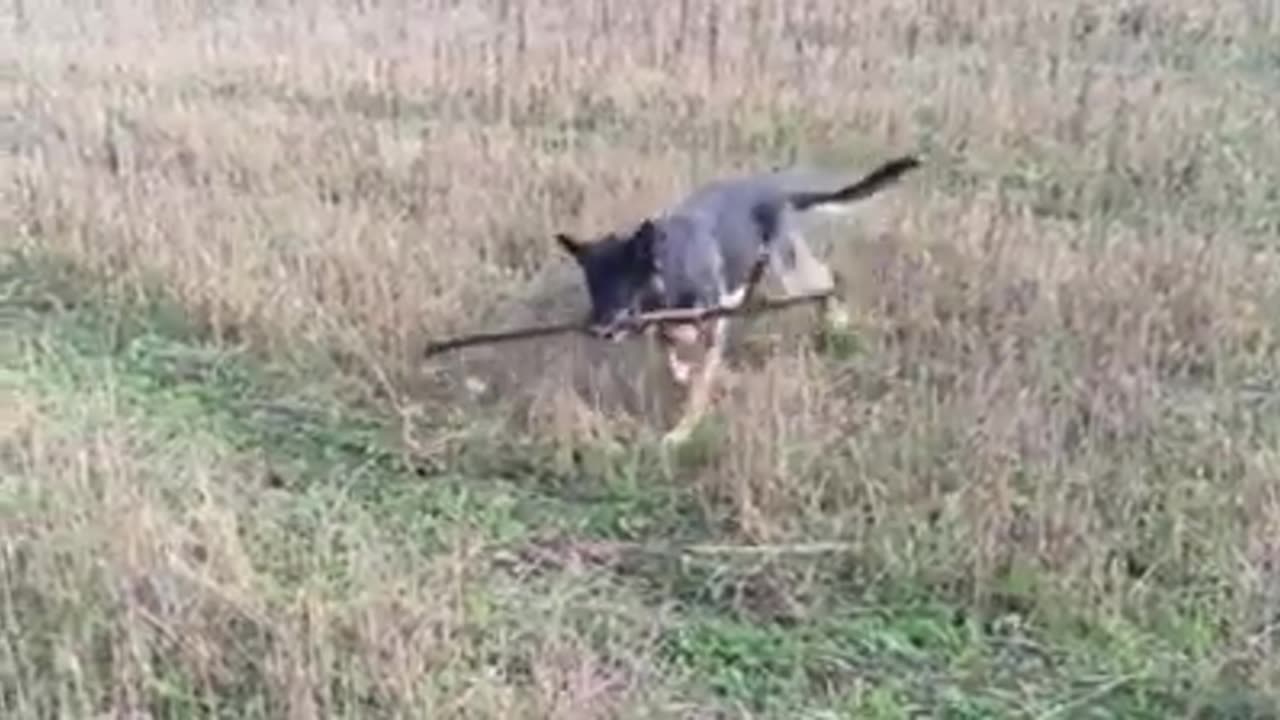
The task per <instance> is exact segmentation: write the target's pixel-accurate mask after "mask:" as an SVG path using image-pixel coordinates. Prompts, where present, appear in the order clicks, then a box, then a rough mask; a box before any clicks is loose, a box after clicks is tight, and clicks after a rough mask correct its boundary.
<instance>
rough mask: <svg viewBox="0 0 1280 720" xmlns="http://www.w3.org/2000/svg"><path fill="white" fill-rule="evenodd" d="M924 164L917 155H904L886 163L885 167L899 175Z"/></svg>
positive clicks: (886, 169)
mask: <svg viewBox="0 0 1280 720" xmlns="http://www.w3.org/2000/svg"><path fill="white" fill-rule="evenodd" d="M922 164H923V163H922V161H921V160H920V158H918V157H916V156H915V155H903V156H901V157H898V158H894V159H893V160H890V161H889V162H887V163H885V165H884V169H885V171H886V172H889V173H891V174H894V175H897V174H900V173H904V172H906V171H908V170H912V169H915V168H918V167H920V165H922Z"/></svg>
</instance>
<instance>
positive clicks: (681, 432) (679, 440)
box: [662, 423, 693, 447]
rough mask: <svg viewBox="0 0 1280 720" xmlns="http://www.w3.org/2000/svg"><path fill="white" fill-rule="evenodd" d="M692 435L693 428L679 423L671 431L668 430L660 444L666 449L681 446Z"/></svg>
mask: <svg viewBox="0 0 1280 720" xmlns="http://www.w3.org/2000/svg"><path fill="white" fill-rule="evenodd" d="M692 434H693V428H692V427H691V426H689V425H686V424H685V423H680V424H679V425H677V426H675V427H674V428H672V429H671V430H668V431H667V434H665V435H663V436H662V444H663V445H664V446H666V447H674V446H676V445H683V444H684V443H685V442H686V441H687V440H688V439H689V436H690V435H692Z"/></svg>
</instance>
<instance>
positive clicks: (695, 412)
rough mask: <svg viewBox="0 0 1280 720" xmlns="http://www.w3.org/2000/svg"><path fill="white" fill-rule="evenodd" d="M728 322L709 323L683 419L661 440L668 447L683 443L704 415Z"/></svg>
mask: <svg viewBox="0 0 1280 720" xmlns="http://www.w3.org/2000/svg"><path fill="white" fill-rule="evenodd" d="M727 326H728V321H727V320H725V319H724V318H716V319H714V320H712V321H711V330H710V333H709V336H710V337H709V339H708V340H707V345H706V349H705V352H704V353H703V358H702V363H701V366H700V367H699V368H698V374H697V375H696V376H695V377H693V378H692V380H691V381H690V383H689V397H688V400H687V401H686V405H685V411H684V416H683V417H681V419H680V422H679V423H678V424H677V425H676V426H675V427H674V428H672V430H671V431H670V432H668V433H667V434H666V436H665V437H664V438H663V440H664V441H666V442H668V443H680V442H684V440H686V439H687V438H688V437H689V435H690V434H691V433H692V432H693V429H694V428H695V427H697V425H698V421H700V420H701V419H702V416H703V415H705V414H706V412H707V408H708V407H709V406H710V404H711V391H712V389H713V387H714V382H715V375H716V373H717V372H718V371H719V370H720V364H721V363H722V362H723V360H724V343H725V336H726V329H727Z"/></svg>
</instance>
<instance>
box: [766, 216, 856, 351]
mask: <svg viewBox="0 0 1280 720" xmlns="http://www.w3.org/2000/svg"><path fill="white" fill-rule="evenodd" d="M780 249H781V250H782V252H778V253H775V254H773V256H772V258H771V264H772V266H773V272H774V274H775V275H777V277H778V280H779V281H780V282H781V283H782V290H783V292H784V293H786V294H787V295H802V294H805V293H820V292H830V293H831V297H829V298H826V299H824V300H823V301H822V302H821V304H820V305H821V314H822V323H823V325H825V326H826V327H827V328H828V329H832V330H843V329H845V328H846V327H848V325H849V311H848V308H846V307H845V305H844V301H843V300H842V299H841V297H840V279H839V277H838V276H837V275H836V273H835V272H834V271H832V269H831V267H830V266H828V265H827V264H826V263H824V262H822V261H821V260H819V259H818V257H817V256H816V255H814V253H813V250H812V249H810V247H809V243H808V242H806V241H805V239H804V237H803V236H801V235H800V234H799V233H798V232H794V231H793V232H791V233H789V234H788V235H787V238H786V242H785V243H784V244H783V247H782V248H780Z"/></svg>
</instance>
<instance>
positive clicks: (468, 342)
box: [423, 286, 832, 357]
mask: <svg viewBox="0 0 1280 720" xmlns="http://www.w3.org/2000/svg"><path fill="white" fill-rule="evenodd" d="M749 291H750V286H749V287H748V295H749V294H750V292H749ZM831 295H832V292H831V291H830V290H824V291H822V292H816V293H806V294H803V295H792V296H790V297H784V298H777V299H773V300H764V301H761V302H758V303H753V304H751V305H750V306H748V305H747V303H746V302H745V300H744V302H743V303H742V304H741V305H738V306H737V307H732V308H730V307H723V306H716V307H709V308H687V309H685V308H682V309H677V310H655V311H653V312H647V313H641V314H640V315H637V316H635V317H634V318H632V319H631V320H629V321H628V322H627V323H625V325H626V327H628V329H631V330H633V331H640V330H643V329H644V328H646V327H648V326H650V325H660V324H663V323H694V322H701V321H702V320H708V319H710V318H715V317H725V316H731V315H756V314H759V313H765V312H775V311H777V310H783V309H785V308H789V307H794V306H796V305H803V304H806V303H812V302H818V301H820V300H825V299H827V298H829V297H831ZM575 332H581V333H589V332H590V330H589V329H588V327H587V326H586V325H585V324H584V323H581V322H564V323H555V324H552V325H537V326H534V327H527V328H517V329H514V330H498V331H494V332H485V333H474V334H471V335H462V336H460V337H456V338H451V339H449V340H441V341H440V342H433V343H430V344H428V345H427V348H426V350H425V351H423V355H424V356H427V357H430V356H432V355H439V354H440V353H444V352H448V351H450V350H457V349H459V348H464V347H472V346H474V345H489V344H496V343H503V342H511V341H513V340H526V339H529V338H534V337H544V336H547V335H565V334H569V333H575Z"/></svg>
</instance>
